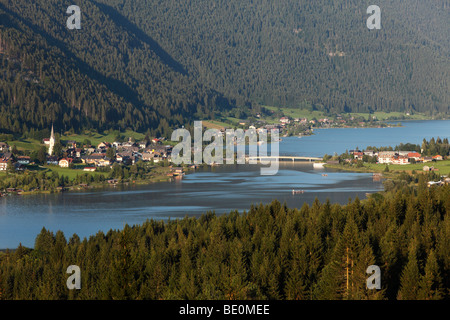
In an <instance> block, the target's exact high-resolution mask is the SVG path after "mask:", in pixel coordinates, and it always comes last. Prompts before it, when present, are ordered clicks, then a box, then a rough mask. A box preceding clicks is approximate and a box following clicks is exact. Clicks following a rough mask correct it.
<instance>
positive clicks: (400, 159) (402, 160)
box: [392, 156, 409, 164]
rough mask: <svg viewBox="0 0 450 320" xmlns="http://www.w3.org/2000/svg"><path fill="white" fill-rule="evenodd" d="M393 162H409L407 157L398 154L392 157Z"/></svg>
mask: <svg viewBox="0 0 450 320" xmlns="http://www.w3.org/2000/svg"><path fill="white" fill-rule="evenodd" d="M392 163H393V164H409V158H408V157H405V156H398V157H394V158H393V159H392Z"/></svg>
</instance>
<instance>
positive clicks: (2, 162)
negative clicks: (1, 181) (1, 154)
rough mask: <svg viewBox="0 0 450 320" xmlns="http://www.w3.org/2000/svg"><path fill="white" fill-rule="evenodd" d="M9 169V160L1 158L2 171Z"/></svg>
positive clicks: (0, 167)
mask: <svg viewBox="0 0 450 320" xmlns="http://www.w3.org/2000/svg"><path fill="white" fill-rule="evenodd" d="M6 169H8V161H6V160H5V159H0V171H6Z"/></svg>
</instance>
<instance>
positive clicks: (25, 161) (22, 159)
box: [17, 156, 30, 165]
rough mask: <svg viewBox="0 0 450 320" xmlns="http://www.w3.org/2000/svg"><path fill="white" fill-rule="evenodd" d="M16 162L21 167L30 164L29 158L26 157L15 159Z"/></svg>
mask: <svg viewBox="0 0 450 320" xmlns="http://www.w3.org/2000/svg"><path fill="white" fill-rule="evenodd" d="M17 162H18V163H20V164H23V165H26V164H30V157H28V156H20V157H17Z"/></svg>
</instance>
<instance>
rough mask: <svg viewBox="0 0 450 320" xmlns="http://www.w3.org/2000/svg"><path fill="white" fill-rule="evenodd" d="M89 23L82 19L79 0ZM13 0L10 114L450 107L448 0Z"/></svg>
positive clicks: (45, 119)
mask: <svg viewBox="0 0 450 320" xmlns="http://www.w3.org/2000/svg"><path fill="white" fill-rule="evenodd" d="M73 4H75V5H79V6H80V8H81V14H82V19H81V20H82V21H81V26H82V27H81V30H69V29H67V27H66V20H67V18H68V17H69V15H68V14H67V13H66V10H67V7H68V6H70V5H73ZM370 4H372V3H369V2H368V1H356V0H345V1H344V0H338V1H332V2H329V1H325V0H318V1H306V0H300V1H299V0H295V1H294V0H286V1H269V0H253V1H249V0H246V1H237V0H226V1H225V0H216V1H210V0H208V1H207V0H189V1H175V0H164V1H160V0H140V1H134V0H96V1H94V0H83V1H71V2H69V1H61V0H36V1H26V0H14V1H12V0H0V37H1V39H0V84H1V86H0V106H1V109H0V125H1V129H2V131H4V132H16V133H19V132H20V133H23V132H26V131H27V130H29V129H30V128H34V129H42V128H48V127H49V126H50V123H52V122H54V123H55V126H56V127H57V129H65V130H69V129H74V130H75V131H77V130H79V129H82V128H94V129H109V128H127V127H128V128H131V129H133V130H138V131H146V130H147V129H149V128H150V129H151V131H152V134H155V135H159V134H166V133H167V132H168V131H170V127H174V126H179V125H186V124H189V123H190V122H191V120H192V119H198V118H213V117H214V116H215V115H216V114H218V113H220V112H222V111H224V110H229V109H230V108H233V107H235V106H238V107H244V108H245V107H249V106H250V105H252V104H253V105H254V104H265V105H278V106H298V105H300V104H301V103H303V102H304V101H305V100H306V101H308V102H310V103H312V104H314V105H315V106H316V107H317V108H320V109H322V110H324V111H328V112H343V111H353V112H367V111H404V112H425V113H428V114H430V115H438V114H441V115H442V114H444V115H445V114H449V112H450V110H449V105H450V90H449V89H450V87H449V79H450V49H449V48H450V45H449V43H450V39H449V37H448V34H449V32H450V23H449V21H450V5H449V1H448V0H425V1H423V0H422V1H419V0H410V1H408V2H407V4H406V3H401V2H398V1H386V0H380V1H378V3H377V5H379V6H380V7H381V9H382V28H381V30H371V31H369V30H368V29H367V27H366V20H367V18H368V17H369V15H368V14H367V13H366V9H367V7H368V6H369V5H370Z"/></svg>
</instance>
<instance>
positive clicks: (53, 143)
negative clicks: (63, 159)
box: [48, 123, 55, 155]
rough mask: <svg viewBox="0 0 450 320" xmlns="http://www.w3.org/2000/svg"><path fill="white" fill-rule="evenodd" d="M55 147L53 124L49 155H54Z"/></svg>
mask: <svg viewBox="0 0 450 320" xmlns="http://www.w3.org/2000/svg"><path fill="white" fill-rule="evenodd" d="M54 146H55V133H54V131H53V123H52V132H51V134H50V146H49V148H48V154H49V155H52V154H53V147H54Z"/></svg>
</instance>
